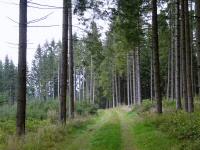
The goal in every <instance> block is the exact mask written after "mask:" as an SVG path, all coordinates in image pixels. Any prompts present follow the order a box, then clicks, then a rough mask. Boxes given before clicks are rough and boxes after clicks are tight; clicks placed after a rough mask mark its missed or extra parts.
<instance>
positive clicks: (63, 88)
mask: <svg viewBox="0 0 200 150" xmlns="http://www.w3.org/2000/svg"><path fill="white" fill-rule="evenodd" d="M62 44H63V45H62V52H61V75H60V97H59V98H60V121H61V122H62V123H63V124H65V123H66V113H67V108H66V97H67V64H68V58H67V55H68V1H66V0H63V33H62Z"/></svg>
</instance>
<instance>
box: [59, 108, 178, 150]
mask: <svg viewBox="0 0 200 150" xmlns="http://www.w3.org/2000/svg"><path fill="white" fill-rule="evenodd" d="M129 110H130V109H129V108H128V107H121V108H115V109H109V110H104V111H102V112H101V113H100V115H99V117H97V119H96V121H95V122H94V123H93V124H91V125H88V127H87V128H86V129H85V130H83V131H82V132H81V133H78V134H76V135H74V136H73V137H71V139H70V140H68V141H67V142H66V143H64V144H63V145H62V146H61V148H59V149H60V150H63V149H64V150H160V149H162V150H177V149H178V148H177V147H176V145H177V140H176V139H173V138H171V137H170V136H168V135H166V134H164V133H162V132H161V131H158V130H157V129H156V128H154V127H152V125H148V124H147V125H146V124H145V123H143V122H142V123H138V122H137V120H138V119H140V118H139V116H138V115H137V114H136V113H135V112H131V111H129ZM57 149H58V148H57Z"/></svg>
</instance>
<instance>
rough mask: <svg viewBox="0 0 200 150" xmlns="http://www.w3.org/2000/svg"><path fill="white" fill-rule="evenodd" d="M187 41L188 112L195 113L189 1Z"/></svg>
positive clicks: (186, 19) (186, 28)
mask: <svg viewBox="0 0 200 150" xmlns="http://www.w3.org/2000/svg"><path fill="white" fill-rule="evenodd" d="M185 2H186V3H185V7H184V8H185V40H186V75H187V76H186V78H187V93H188V111H189V112H193V111H194V103H193V91H192V74H191V67H192V64H191V52H192V50H191V39H190V21H189V10H188V0H186V1H185Z"/></svg>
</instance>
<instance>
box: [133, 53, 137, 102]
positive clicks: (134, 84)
mask: <svg viewBox="0 0 200 150" xmlns="http://www.w3.org/2000/svg"><path fill="white" fill-rule="evenodd" d="M135 72H136V65H135V50H133V102H134V104H137V98H136V97H137V93H136V84H137V82H136V75H135V74H136V73H135Z"/></svg>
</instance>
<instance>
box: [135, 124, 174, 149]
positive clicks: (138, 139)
mask: <svg viewBox="0 0 200 150" xmlns="http://www.w3.org/2000/svg"><path fill="white" fill-rule="evenodd" d="M133 136H134V143H135V145H136V147H137V148H138V149H140V150H173V149H177V147H176V146H177V144H178V141H177V140H176V139H175V138H172V137H170V136H169V135H167V134H165V133H162V132H161V131H158V130H157V129H156V128H155V127H154V126H153V124H148V123H144V122H141V123H137V124H136V125H135V126H134V127H133Z"/></svg>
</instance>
